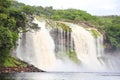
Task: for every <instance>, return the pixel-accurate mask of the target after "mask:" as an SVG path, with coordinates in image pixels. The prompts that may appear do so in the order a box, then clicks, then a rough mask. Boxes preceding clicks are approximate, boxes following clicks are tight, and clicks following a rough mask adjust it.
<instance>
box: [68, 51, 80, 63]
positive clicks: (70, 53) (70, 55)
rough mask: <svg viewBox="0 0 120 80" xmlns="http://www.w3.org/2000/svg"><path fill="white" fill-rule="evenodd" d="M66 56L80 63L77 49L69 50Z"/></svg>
mask: <svg viewBox="0 0 120 80" xmlns="http://www.w3.org/2000/svg"><path fill="white" fill-rule="evenodd" d="M66 56H67V57H68V58H70V59H71V60H72V61H74V62H75V63H80V60H79V59H78V58H77V55H76V52H75V51H71V50H70V51H68V52H66Z"/></svg>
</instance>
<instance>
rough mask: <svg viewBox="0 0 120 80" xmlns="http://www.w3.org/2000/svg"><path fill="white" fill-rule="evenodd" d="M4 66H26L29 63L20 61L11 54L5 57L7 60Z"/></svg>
mask: <svg viewBox="0 0 120 80" xmlns="http://www.w3.org/2000/svg"><path fill="white" fill-rule="evenodd" d="M2 66H4V67H18V66H19V67H26V66H27V64H26V63H24V62H22V61H20V60H17V59H15V58H13V57H11V56H8V57H7V58H6V59H5V62H4V64H3V65H2Z"/></svg>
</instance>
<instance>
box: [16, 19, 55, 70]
mask: <svg viewBox="0 0 120 80" xmlns="http://www.w3.org/2000/svg"><path fill="white" fill-rule="evenodd" d="M34 22H35V23H37V24H38V26H39V27H40V30H38V31H32V32H27V33H24V34H25V35H27V36H25V35H24V34H23V35H22V38H21V39H20V40H19V46H18V48H17V57H18V58H20V59H22V60H24V61H27V62H29V63H31V64H33V65H35V66H36V67H38V68H40V69H43V70H47V71H49V70H51V69H52V68H53V66H54V63H55V60H56V58H55V54H54V48H55V45H54V41H53V40H52V38H51V36H50V34H49V32H48V30H47V29H46V28H45V22H39V21H37V20H35V21H34Z"/></svg>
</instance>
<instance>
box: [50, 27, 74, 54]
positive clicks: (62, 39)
mask: <svg viewBox="0 0 120 80" xmlns="http://www.w3.org/2000/svg"><path fill="white" fill-rule="evenodd" d="M50 34H51V36H52V37H53V39H54V42H55V52H57V53H58V52H67V51H69V50H74V41H73V39H72V36H71V32H67V31H64V30H63V29H61V28H53V29H51V30H50Z"/></svg>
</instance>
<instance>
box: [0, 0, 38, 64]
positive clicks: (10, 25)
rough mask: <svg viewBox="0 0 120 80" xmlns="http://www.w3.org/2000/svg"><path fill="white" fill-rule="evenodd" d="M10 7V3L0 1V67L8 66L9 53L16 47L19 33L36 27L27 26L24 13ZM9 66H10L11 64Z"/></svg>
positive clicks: (3, 0)
mask: <svg viewBox="0 0 120 80" xmlns="http://www.w3.org/2000/svg"><path fill="white" fill-rule="evenodd" d="M10 7H11V1H9V0H0V66H2V65H5V66H7V65H8V66H9V62H10V61H9V60H10V58H9V55H10V54H9V53H10V51H11V49H13V48H16V46H17V43H16V41H17V40H18V34H19V32H24V31H27V30H26V29H27V28H29V27H30V28H32V26H36V24H33V25H31V24H30V23H29V24H28V22H29V21H28V19H27V15H26V13H23V12H22V11H20V10H17V9H15V8H14V9H13V8H10ZM30 25H31V26H30ZM10 64H11V66H12V63H11V62H10ZM16 64H17V63H16ZM13 66H14V65H13Z"/></svg>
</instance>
